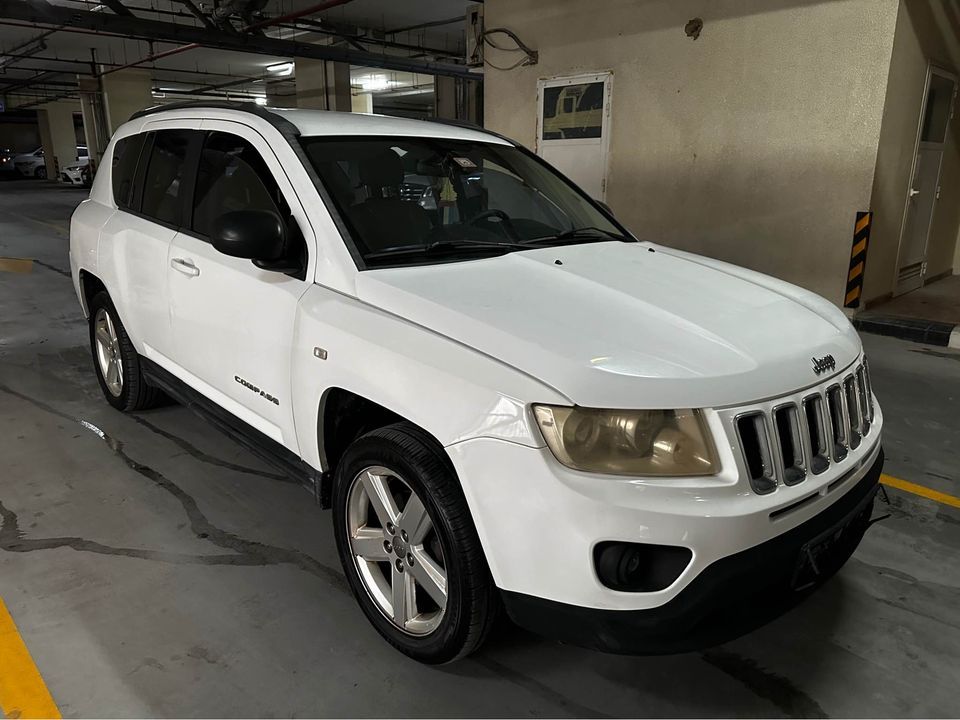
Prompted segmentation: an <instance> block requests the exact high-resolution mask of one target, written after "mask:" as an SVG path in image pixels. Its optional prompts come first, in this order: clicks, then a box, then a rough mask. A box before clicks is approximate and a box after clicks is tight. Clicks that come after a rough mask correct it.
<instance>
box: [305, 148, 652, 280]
mask: <svg viewBox="0 0 960 720" xmlns="http://www.w3.org/2000/svg"><path fill="white" fill-rule="evenodd" d="M301 143H302V144H303V146H304V149H305V150H306V154H307V157H308V158H309V159H310V162H311V163H312V164H313V167H314V168H315V169H316V171H317V174H318V175H319V176H320V179H321V180H322V182H323V183H324V186H325V187H326V188H327V190H328V192H329V193H330V194H331V195H332V196H333V200H334V202H335V203H336V205H337V208H338V210H339V211H340V213H341V215H342V216H343V217H344V219H345V221H346V223H347V225H348V226H349V228H350V230H351V233H352V235H353V238H354V240H355V241H356V244H357V249H358V251H359V252H360V254H361V255H362V257H363V259H364V262H365V263H366V264H367V266H368V267H383V266H394V265H422V264H425V263H431V262H449V261H457V260H465V259H473V258H480V257H489V256H491V255H497V254H503V253H506V252H514V251H517V250H526V249H531V248H535V247H546V246H550V245H568V244H573V243H585V242H608V241H614V240H620V241H630V242H633V238H630V237H627V236H626V235H625V233H624V231H623V230H622V228H620V227H618V226H617V225H615V224H614V223H613V222H611V221H610V220H608V219H607V218H606V216H605V215H604V214H603V213H602V212H601V211H600V210H599V209H598V208H597V207H596V206H595V205H594V204H593V203H592V202H591V201H590V200H588V199H587V198H586V197H585V196H583V195H581V194H580V193H579V192H578V191H577V190H575V189H574V188H572V187H571V186H570V185H569V184H568V183H567V182H566V181H565V180H564V179H563V178H561V177H560V176H559V175H557V174H556V173H555V172H554V171H553V170H551V169H550V168H549V167H548V166H546V165H544V164H542V163H541V162H539V161H538V160H537V159H536V158H534V157H531V156H530V155H528V154H527V153H525V152H524V151H522V150H520V149H518V148H516V147H513V146H510V145H502V144H496V143H486V142H471V141H464V140H445V139H439V138H407V137H390V136H380V137H356V136H354V137H339V138H329V137H316V138H302V139H301Z"/></svg>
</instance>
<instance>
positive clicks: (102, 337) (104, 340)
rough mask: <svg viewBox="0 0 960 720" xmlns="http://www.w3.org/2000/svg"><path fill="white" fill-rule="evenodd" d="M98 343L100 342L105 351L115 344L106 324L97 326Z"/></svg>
mask: <svg viewBox="0 0 960 720" xmlns="http://www.w3.org/2000/svg"><path fill="white" fill-rule="evenodd" d="M97 342H99V343H100V344H101V345H102V346H103V347H104V349H109V348H110V345H111V343H112V342H113V340H112V339H111V338H110V333H109V332H108V331H107V328H106V325H105V324H100V325H97Z"/></svg>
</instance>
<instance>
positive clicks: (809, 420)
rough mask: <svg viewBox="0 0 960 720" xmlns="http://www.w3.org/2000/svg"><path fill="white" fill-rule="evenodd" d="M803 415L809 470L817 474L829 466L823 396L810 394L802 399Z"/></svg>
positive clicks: (828, 446) (828, 447)
mask: <svg viewBox="0 0 960 720" xmlns="http://www.w3.org/2000/svg"><path fill="white" fill-rule="evenodd" d="M803 415H804V420H806V423H805V425H806V431H807V444H808V447H809V448H810V472H812V473H813V474H814V475H819V474H820V473H822V472H823V471H824V470H826V469H827V468H828V467H830V445H829V444H828V442H827V440H828V433H827V418H826V415H824V412H823V397H822V396H820V395H810V396H808V397H805V398H804V399H803Z"/></svg>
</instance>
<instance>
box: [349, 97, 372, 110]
mask: <svg viewBox="0 0 960 720" xmlns="http://www.w3.org/2000/svg"><path fill="white" fill-rule="evenodd" d="M350 112H355V113H372V112H373V95H371V94H370V93H357V94H356V95H353V96H351V101H350Z"/></svg>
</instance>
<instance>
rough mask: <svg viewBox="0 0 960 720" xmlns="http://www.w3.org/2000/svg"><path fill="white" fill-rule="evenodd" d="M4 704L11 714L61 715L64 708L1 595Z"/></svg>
mask: <svg viewBox="0 0 960 720" xmlns="http://www.w3.org/2000/svg"><path fill="white" fill-rule="evenodd" d="M0 708H2V710H3V714H4V715H5V716H6V717H7V718H8V719H10V718H21V720H23V719H25V718H59V717H60V710H58V709H57V704H56V703H55V702H54V701H53V698H52V697H50V691H49V690H47V685H46V683H44V682H43V678H42V677H40V672H39V671H38V670H37V666H36V665H34V664H33V658H31V657H30V651H29V650H27V646H26V645H24V644H23V638H21V637H20V633H19V631H18V630H17V626H16V624H15V623H14V622H13V618H12V617H10V613H9V612H8V611H7V606H6V605H4V604H3V599H2V598H0Z"/></svg>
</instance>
